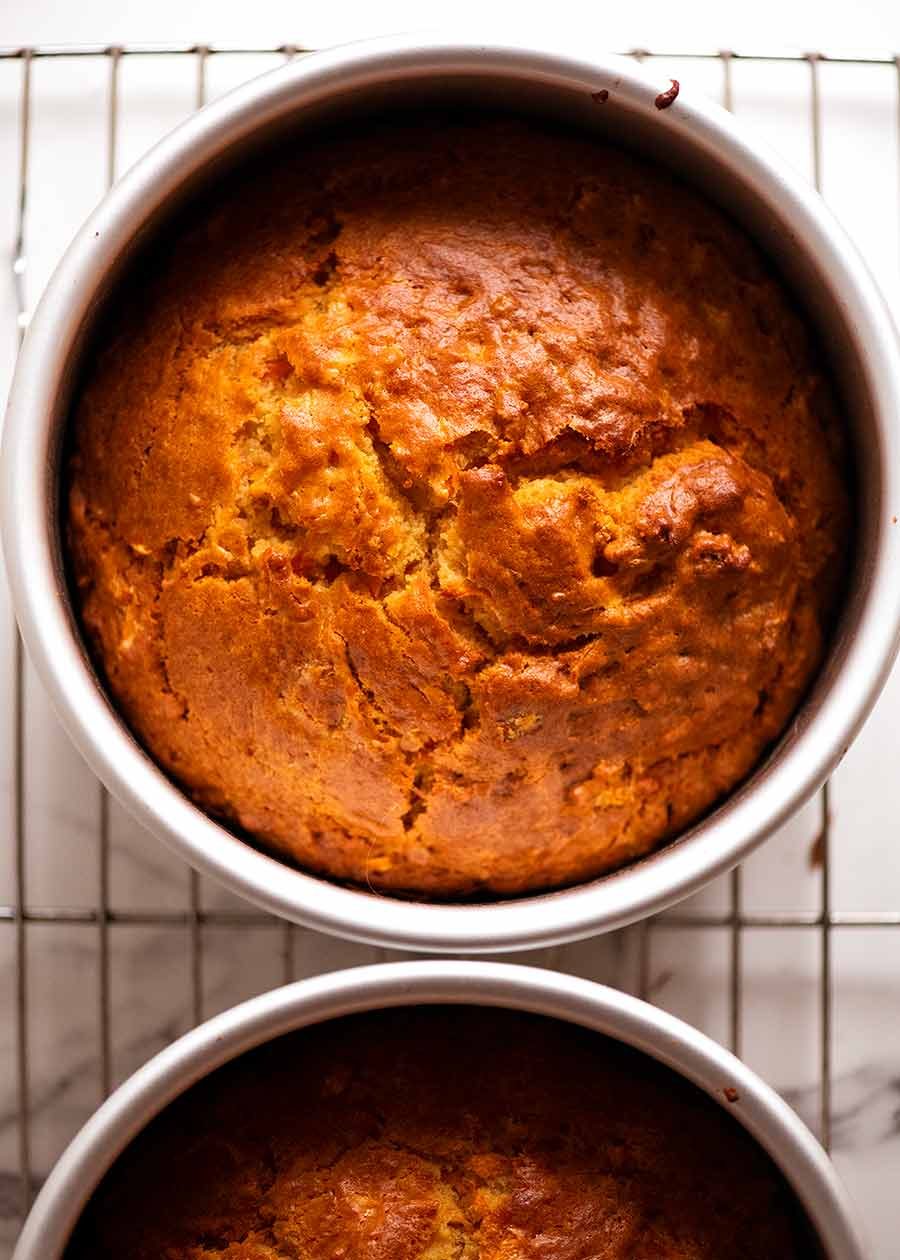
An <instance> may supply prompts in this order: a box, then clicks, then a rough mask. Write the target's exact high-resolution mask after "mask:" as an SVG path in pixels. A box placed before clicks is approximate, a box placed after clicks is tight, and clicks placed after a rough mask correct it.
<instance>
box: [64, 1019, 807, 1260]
mask: <svg viewBox="0 0 900 1260" xmlns="http://www.w3.org/2000/svg"><path fill="white" fill-rule="evenodd" d="M730 1105H731V1106H733V1107H735V1108H737V1107H740V1106H741V1100H740V1099H739V1098H738V1099H736V1101H734V1102H733V1103H732V1104H730ZM813 1254H815V1252H814V1250H812V1249H811V1248H810V1245H809V1232H808V1228H807V1226H806V1224H805V1221H804V1218H803V1216H802V1213H801V1212H800V1211H799V1208H798V1206H797V1204H796V1201H795V1200H794V1199H793V1197H792V1195H791V1193H790V1191H789V1189H788V1188H787V1186H786V1184H785V1183H784V1181H783V1180H782V1178H781V1176H780V1175H779V1173H778V1172H777V1170H776V1169H775V1168H774V1166H773V1165H772V1163H771V1162H770V1160H769V1159H768V1157H767V1156H766V1155H765V1154H764V1153H763V1152H762V1150H761V1149H760V1148H759V1147H758V1146H757V1145H756V1144H755V1143H754V1142H753V1141H752V1139H751V1138H750V1137H749V1136H748V1135H747V1133H746V1132H745V1131H744V1130H743V1129H742V1128H741V1127H740V1126H739V1125H738V1123H737V1121H736V1120H735V1119H734V1117H733V1116H731V1115H729V1114H727V1113H726V1111H725V1110H724V1109H722V1108H721V1107H718V1106H716V1105H715V1104H714V1103H713V1102H711V1101H710V1099H709V1098H707V1097H706V1095H705V1094H702V1093H701V1092H700V1091H699V1090H697V1089H696V1088H694V1087H693V1086H691V1085H689V1084H687V1083H686V1082H685V1081H684V1080H682V1079H681V1078H680V1077H677V1076H675V1075H674V1074H673V1073H672V1072H669V1071H668V1070H666V1069H664V1068H661V1067H660V1066H659V1065H657V1064H656V1063H654V1062H653V1061H652V1060H650V1059H648V1058H646V1057H645V1056H644V1055H641V1054H639V1053H637V1052H636V1051H633V1050H629V1049H627V1048H625V1047H623V1046H621V1045H620V1044H618V1043H616V1042H612V1041H607V1040H606V1039H604V1038H601V1037H599V1036H597V1035H596V1034H594V1033H589V1032H587V1031H586V1030H584V1029H580V1028H576V1027H574V1026H572V1025H566V1024H561V1023H557V1022H556V1021H552V1020H547V1019H543V1018H541V1017H538V1016H533V1015H521V1014H514V1013H511V1012H504V1011H498V1010H486V1009H481V1010H479V1009H477V1008H471V1007H458V1008H441V1009H438V1008H423V1007H420V1008H413V1009H404V1010H399V1011H391V1012H378V1013H374V1014H367V1015H361V1016H353V1017H350V1018H349V1019H344V1020H339V1021H335V1022H332V1023H328V1024H323V1025H320V1026H319V1027H318V1028H314V1029H312V1028H311V1029H305V1030H303V1031H301V1032H299V1033H294V1034H291V1035H289V1036H288V1037H286V1038H282V1039H280V1040H278V1041H276V1042H273V1043H270V1044H269V1045H268V1046H266V1047H264V1048H263V1049H261V1050H257V1051H254V1052H252V1053H250V1054H248V1055H245V1056H243V1058H241V1059H239V1060H237V1061H236V1062H235V1063H234V1064H232V1065H231V1066H228V1067H226V1068H224V1069H220V1070H219V1071H218V1072H216V1073H215V1074H214V1075H213V1076H211V1077H209V1078H207V1079H206V1080H205V1081H203V1082H202V1083H201V1084H200V1085H198V1086H195V1087H194V1089H193V1090H191V1091H190V1092H189V1093H188V1094H187V1095H185V1096H183V1097H182V1098H181V1099H179V1100H178V1101H177V1102H176V1103H174V1104H173V1105H171V1106H170V1107H169V1108H168V1109H167V1110H166V1111H165V1112H164V1113H163V1114H162V1115H161V1116H160V1117H159V1118H158V1119H157V1120H155V1121H154V1122H153V1123H152V1124H151V1125H150V1126H149V1128H148V1129H147V1130H145V1132H144V1133H143V1134H142V1135H141V1136H140V1137H138V1138H137V1139H136V1140H135V1141H134V1142H133V1143H132V1145H131V1146H130V1147H129V1148H128V1150H127V1151H126V1152H125V1154H124V1155H123V1156H122V1157H120V1159H119V1161H118V1162H117V1163H116V1164H115V1165H114V1167H113V1169H112V1171H111V1172H110V1173H109V1174H108V1175H107V1177H106V1179H105V1181H104V1182H103V1183H102V1184H101V1186H100V1188H99V1190H98V1191H97V1193H96V1194H95V1195H94V1197H93V1200H92V1201H91V1203H90V1204H89V1206H88V1208H87V1210H86V1212H85V1214H84V1217H83V1219H82V1222H81V1224H80V1226H79V1228H78V1230H77V1231H76V1234H75V1237H74V1240H73V1242H72V1243H71V1244H70V1246H69V1249H68V1251H67V1253H66V1260H163V1258H165V1260H749V1258H750V1257H753V1260H763V1258H765V1260H776V1258H777V1260H801V1257H802V1258H803V1260H809V1257H811V1256H812V1255H813Z"/></svg>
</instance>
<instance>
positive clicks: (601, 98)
mask: <svg viewBox="0 0 900 1260" xmlns="http://www.w3.org/2000/svg"><path fill="white" fill-rule="evenodd" d="M591 100H592V101H596V102H597V104H598V105H605V104H606V102H607V101H608V100H609V92H608V91H607V90H606V88H601V89H600V91H599V92H591ZM895 519H896V518H895Z"/></svg>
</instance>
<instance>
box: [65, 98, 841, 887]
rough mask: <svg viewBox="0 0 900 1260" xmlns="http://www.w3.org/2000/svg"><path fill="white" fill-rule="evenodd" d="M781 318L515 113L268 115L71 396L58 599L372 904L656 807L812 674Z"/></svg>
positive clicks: (563, 144)
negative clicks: (272, 125) (66, 521)
mask: <svg viewBox="0 0 900 1260" xmlns="http://www.w3.org/2000/svg"><path fill="white" fill-rule="evenodd" d="M840 459H841V456H840V433H839V429H838V426H837V423H836V421H835V418H834V414H833V408H832V404H831V400H830V396H829V393H828V389H827V387H826V385H825V383H824V381H823V377H822V374H821V372H820V370H819V368H818V366H817V363H816V359H815V355H814V353H813V351H812V349H811V347H810V344H809V341H808V338H807V336H806V333H805V331H804V328H803V325H802V322H801V321H800V319H799V318H798V316H797V315H796V314H795V312H794V311H793V309H792V306H791V304H790V302H789V300H788V298H787V297H786V295H785V294H784V292H783V290H782V289H781V287H780V286H779V284H778V283H777V282H776V281H775V280H774V279H773V277H772V276H771V275H770V273H769V272H768V270H767V269H766V267H765V266H764V265H763V263H762V262H761V260H760V259H759V257H758V256H757V254H756V253H755V251H754V249H753V248H752V247H751V246H750V245H749V243H748V242H747V241H746V239H745V238H744V237H743V236H742V234H741V233H740V232H739V231H738V229H737V228H736V227H734V225H732V224H731V223H729V222H728V221H727V220H726V219H725V218H724V217H723V216H722V215H721V214H720V213H719V212H718V211H716V210H715V209H713V208H712V207H711V206H710V205H708V204H707V203H705V202H704V201H703V200H701V199H700V198H699V197H698V196H697V195H696V194H694V193H692V192H690V191H689V190H687V189H686V188H684V187H682V186H681V185H679V184H678V183H677V182H676V181H674V180H673V179H671V178H670V177H668V176H667V175H665V174H663V173H661V172H660V171H658V170H655V169H653V168H651V167H649V166H648V165H646V164H644V163H642V162H640V161H638V160H636V159H632V158H629V157H627V156H625V155H624V154H622V153H620V152H618V151H616V150H615V149H612V148H610V147H608V146H606V145H602V144H598V143H596V142H593V141H591V140H589V139H586V138H579V137H577V136H574V135H569V134H565V133H561V132H554V131H552V130H547V129H544V128H541V127H539V126H537V125H536V124H526V123H524V122H515V121H509V120H506V121H504V120H496V119H489V118H486V119H481V120H477V121H473V120H468V121H461V122H449V121H446V120H443V121H442V120H440V119H433V118H432V119H425V120H423V121H421V122H419V123H413V124H410V123H399V122H394V123H390V124H383V125H382V126H380V127H376V128H374V129H369V130H363V131H358V130H357V131H355V132H353V133H352V134H348V133H341V134H338V135H334V136H331V137H329V138H326V139H324V140H323V139H320V140H317V141H316V142H309V141H302V140H299V141H297V151H296V153H294V152H292V151H290V148H289V147H288V148H283V149H282V150H279V151H278V152H276V153H273V154H272V155H270V157H269V158H268V160H267V161H266V162H265V163H264V164H262V165H258V166H256V167H255V168H253V170H252V171H251V172H249V173H248V172H244V174H243V175H242V176H240V177H238V178H237V179H236V183H235V184H234V185H233V186H232V187H231V189H230V191H227V192H222V191H221V190H220V191H219V193H218V194H217V198H216V200H215V201H213V202H210V203H209V204H207V205H205V206H203V207H200V208H199V209H195V211H194V212H193V214H192V215H189V216H188V219H187V221H186V222H185V223H183V224H182V225H181V226H180V227H175V228H173V229H172V230H171V231H170V233H169V236H168V237H167V239H166V241H165V242H164V243H163V245H162V246H161V247H160V249H159V250H158V251H157V253H156V255H155V256H154V259H153V262H152V265H151V266H150V267H148V268H147V269H146V271H145V273H144V276H143V278H142V280H141V282H140V284H138V283H137V282H135V281H132V283H131V285H130V287H127V286H126V288H125V291H124V294H123V298H122V301H121V303H120V305H119V308H118V309H117V312H116V315H115V317H114V319H113V322H112V323H111V325H110V332H109V340H108V344H101V345H100V346H99V347H98V350H97V353H96V354H95V356H94V359H93V362H92V364H91V366H90V369H89V371H88V375H87V382H86V387H85V389H84V392H83V395H82V397H81V401H80V404H79V406H78V409H77V414H76V419H75V426H74V442H73V461H72V483H71V494H70V532H71V547H72V556H73V567H74V572H75V577H76V582H77V585H78V602H79V604H80V607H81V612H82V615H83V619H84V622H85V624H86V626H87V628H88V630H89V632H90V634H91V636H92V638H93V641H94V644H95V646H96V649H97V655H98V659H99V660H100V662H101V664H102V667H103V669H104V671H105V674H106V677H107V679H108V682H109V685H110V688H111V690H112V692H113V694H114V696H115V698H116V700H117V702H118V703H119V704H120V705H121V706H122V708H123V710H124V712H125V714H126V716H127V717H128V719H129V721H130V722H131V723H132V725H133V726H134V728H135V729H136V731H137V732H138V734H139V735H140V737H141V738H142V739H143V740H144V742H145V743H146V744H147V745H148V747H149V748H150V750H151V751H152V752H153V754H154V755H155V756H156V757H157V758H158V759H159V760H160V762H161V763H162V764H163V766H164V767H165V768H166V769H167V770H169V771H170V772H171V773H172V774H174V775H175V776H176V777H178V779H179V780H180V781H181V782H182V783H184V784H185V785H186V786H187V787H188V789H189V790H191V791H192V792H193V794H194V795H195V797H196V798H197V799H198V800H199V801H200V802H201V803H204V804H206V805H207V806H209V807H211V808H213V809H214V810H216V811H218V812H220V813H222V814H224V815H225V816H226V817H227V818H229V819H231V820H233V821H234V822H236V823H237V824H238V825H240V826H241V827H243V828H245V829H246V830H247V831H249V832H251V833H253V834H255V835H256V836H258V837H259V838H260V839H261V840H262V841H263V842H265V843H268V844H270V845H273V846H275V847H277V848H278V849H279V850H280V851H281V852H283V853H286V854H288V855H290V856H292V857H294V858H296V859H297V860H298V861H300V862H301V863H303V864H304V865H306V866H308V867H311V868H313V869H315V870H318V871H323V872H326V873H329V874H332V875H334V876H337V877H339V878H346V879H352V880H355V881H357V882H359V883H364V882H365V883H368V884H370V885H371V886H372V887H375V888H380V889H385V890H406V891H413V892H424V893H428V894H435V895H449V894H454V893H468V892H479V891H487V892H517V891H522V890H526V889H531V888H539V887H547V886H552V885H556V884H562V883H565V882H568V881H572V880H576V879H582V878H586V877H588V876H591V875H593V874H596V873H598V872H600V871H602V870H606V869H609V868H610V867H613V866H616V865H620V864H621V863H622V862H623V861H626V860H627V859H629V858H631V857H634V856H636V855H639V854H641V853H644V852H646V851H647V850H648V849H650V848H652V847H654V846H655V845H656V844H658V843H659V842H660V841H661V840H662V839H664V838H665V837H666V836H670V835H672V834H674V833H676V832H677V831H679V830H681V829H682V828H683V827H684V826H685V825H686V824H687V823H689V822H690V821H692V820H693V819H694V818H696V817H697V816H698V814H700V813H701V812H702V811H703V810H705V809H707V808H708V807H709V806H710V805H711V804H713V803H714V802H715V801H716V800H717V799H718V798H719V797H720V796H721V795H722V794H723V792H725V791H727V790H728V789H729V788H731V787H732V786H733V785H734V784H735V783H736V782H738V781H739V780H740V779H741V778H742V777H743V776H744V775H745V774H746V773H747V772H748V771H749V770H750V769H751V767H752V766H753V765H754V763H755V762H756V760H757V759H758V758H759V756H760V754H761V753H762V752H763V750H764V749H765V748H766V747H767V746H768V744H769V743H770V742H771V741H772V740H773V739H774V738H775V737H776V736H777V735H778V734H779V733H780V731H781V730H782V728H783V726H784V724H785V722H786V720H787V718H788V717H789V715H790V714H791V712H792V711H793V709H794V707H795V706H796V704H797V702H798V700H799V698H800V696H801V695H802V693H803V690H804V688H805V686H806V684H807V683H808V681H809V678H810V677H811V675H812V673H813V671H814V670H815V668H816V666H817V664H818V662H819V660H820V657H821V648H822V636H823V629H824V628H825V625H826V623H827V618H828V615H829V611H830V608H831V605H832V602H833V595H834V590H835V588H836V583H837V580H838V578H839V575H840V572H841V568H842V561H843V556H844V553H845V549H846V531H847V523H846V522H847V511H846V495H845V492H844V489H843V486H842V472H841V468H840Z"/></svg>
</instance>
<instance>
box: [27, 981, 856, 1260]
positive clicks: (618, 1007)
mask: <svg viewBox="0 0 900 1260" xmlns="http://www.w3.org/2000/svg"><path fill="white" fill-rule="evenodd" d="M426 1003H432V1004H434V1003H441V1004H454V1003H455V1004H464V1005H478V1006H495V1007H505V1008H509V1009H514V1010H521V1011H531V1012H533V1013H535V1014H539V1015H549V1016H552V1017H554V1018H556V1019H561V1020H566V1021H568V1022H570V1023H575V1024H580V1025H582V1026H584V1027H586V1028H590V1029H594V1030H595V1031H597V1032H600V1033H604V1034H606V1035H607V1036H609V1037H612V1038H615V1039H616V1040H617V1041H620V1042H623V1043H625V1044H626V1045H629V1046H634V1047H636V1048H637V1049H638V1050H642V1051H644V1052H645V1053H646V1054H648V1055H650V1056H651V1057H652V1058H654V1059H657V1060H658V1061H659V1062H661V1063H664V1064H666V1066H667V1067H669V1068H672V1069H673V1070H674V1071H675V1072H677V1073H678V1074H679V1075H681V1076H683V1077H684V1078H686V1079H687V1080H689V1081H691V1082H692V1083H693V1084H695V1085H697V1086H699V1087H700V1088H701V1089H703V1090H704V1091H705V1092H706V1093H707V1094H709V1096H710V1097H711V1098H712V1099H714V1100H715V1102H717V1103H718V1104H719V1105H720V1106H722V1107H724V1108H726V1109H727V1110H728V1112H729V1114H730V1115H732V1116H733V1117H734V1118H735V1119H736V1120H737V1121H738V1122H739V1123H740V1124H742V1125H743V1127H744V1128H745V1129H746V1130H747V1132H748V1133H749V1134H750V1135H751V1136H752V1137H753V1138H754V1139H755V1140H756V1141H757V1142H758V1143H759V1144H760V1146H762V1147H763V1149H764V1150H765V1151H766V1152H767V1153H768V1154H769V1156H770V1157H771V1158H772V1160H773V1161H774V1163H775V1164H776V1165H777V1167H778V1168H779V1169H780V1170H781V1172H782V1174H783V1175H784V1178H785V1180H786V1181H787V1184H788V1186H789V1187H790V1188H791V1190H792V1191H793V1192H794V1194H795V1195H796V1196H797V1199H798V1201H799V1203H800V1205H801V1207H802V1208H803V1211H804V1213H805V1215H806V1217H807V1219H808V1221H809V1224H810V1228H811V1232H812V1234H813V1236H814V1237H815V1238H816V1240H817V1242H818V1244H819V1248H820V1252H821V1255H822V1257H823V1260H864V1257H865V1255H866V1251H865V1248H864V1246H863V1242H862V1239H861V1235H860V1233H859V1231H858V1227H857V1224H856V1222H855V1220H854V1215H853V1209H852V1207H851V1205H850V1203H849V1201H848V1199H847V1197H846V1194H845V1192H844V1190H843V1187H842V1186H841V1183H840V1181H839V1180H838V1177H837V1174H836V1173H835V1171H834V1167H833V1165H832V1164H831V1161H830V1160H829V1159H828V1156H827V1155H826V1154H825V1152H824V1151H823V1150H822V1148H821V1146H820V1145H819V1144H818V1142H817V1141H816V1140H815V1138H814V1137H813V1136H812V1134H811V1133H810V1132H809V1130H808V1129H807V1128H806V1127H805V1125H804V1124H803V1123H802V1122H801V1121H800V1119H799V1118H798V1117H797V1116H796V1114H795V1113H794V1112H793V1111H792V1110H791V1109H790V1107H788V1105H787V1104H786V1103H785V1102H784V1101H783V1100H782V1099H781V1098H779V1097H778V1095H777V1094H776V1093H775V1092H774V1091H773V1090H772V1089H770V1088H769V1087H768V1086H767V1085H765V1084H764V1083H763V1082H762V1081H761V1080H760V1079H759V1077H757V1076H756V1075H755V1074H754V1073H753V1072H751V1071H750V1069H749V1068H747V1067H745V1066H744V1064H742V1063H741V1062H740V1061H739V1060H738V1059H736V1058H734V1056H733V1055H731V1054H729V1052H728V1051H727V1050H723V1049H722V1047H721V1046H719V1045H717V1044H716V1043H715V1042H714V1041H711V1040H710V1039H709V1038H708V1037H705V1036H704V1035H703V1034H702V1033H699V1032H697V1030H696V1029H694V1028H691V1027H690V1026H689V1025H687V1024H684V1023H682V1022H681V1020H678V1019H675V1018H674V1017H673V1016H671V1015H667V1014H666V1013H665V1012H663V1011H660V1010H657V1008H656V1007H653V1006H650V1005H649V1004H648V1003H646V1002H641V1001H639V1000H638V999H637V998H633V997H630V996H628V995H627V994H624V993H620V992H618V990H616V989H608V988H606V987H605V986H603V985H599V984H594V983H592V982H591V981H588V980H581V979H576V978H575V977H573V976H563V975H559V974H557V973H556V972H552V971H542V970H538V969H537V968H532V967H517V966H509V965H508V964H502V963H495V962H476V963H465V962H411V963H387V964H383V965H380V966H376V967H358V968H354V969H352V970H348V971H338V972H335V973H332V974H331V975H327V976H318V977H316V978H315V979H312V980H301V981H299V982H298V983H296V984H292V985H289V986H287V987H285V988H282V989H275V990H273V991H272V992H271V993H264V994H263V995H262V996H261V997H256V998H253V999H252V1000H251V1001H249V1002H244V1003H243V1004H242V1005H240V1006H237V1007H234V1008H232V1009H231V1010H229V1011H226V1012H225V1013H224V1014H223V1015H219V1016H217V1017H216V1018H215V1019H211V1020H209V1021H208V1023H205V1024H202V1025H201V1026H200V1027H199V1028H196V1029H194V1031H193V1032H190V1033H188V1034H187V1035H186V1036H184V1037H182V1038H181V1039H180V1040H178V1041H176V1042H174V1044H172V1045H171V1046H169V1047H168V1048H167V1049H166V1050H163V1051H162V1052H161V1053H160V1054H158V1055H156V1057H155V1058H153V1059H151V1060H150V1062H149V1063H147V1064H146V1065H145V1066H144V1067H142V1068H141V1069H140V1070H139V1071H138V1072H136V1073H135V1074H134V1076H132V1077H131V1078H130V1079H129V1080H127V1081H126V1082H125V1084H124V1085H122V1086H121V1087H120V1088H119V1089H118V1090H116V1092H115V1093H114V1094H113V1095H112V1097H110V1098H109V1099H108V1100H107V1101H106V1102H105V1103H104V1104H103V1106H102V1107H101V1108H100V1110H99V1111H98V1112H96V1113H95V1114H94V1116H92V1118H91V1119H90V1120H89V1121H88V1123H87V1124H86V1125H85V1126H84V1128H83V1129H82V1130H81V1132H80V1133H79V1134H78V1135H77V1137H76V1138H75V1139H74V1140H73V1142H72V1143H71V1145H70V1146H69V1147H68V1149H67V1150H66V1151H65V1153H64V1154H63V1156H62V1158H61V1159H60V1160H59V1162H58V1164H57V1165H56V1167H55V1168H54V1170H53V1172H52V1173H51V1174H50V1176H49V1178H48V1179H47V1181H46V1183H45V1184H44V1187H43V1189H42V1190H41V1192H40V1194H39V1195H38V1198H37V1200H36V1202H35V1205H34V1207H33V1208H32V1211H31V1215H30V1216H29V1218H28V1220H27V1222H26V1224H25V1228H24V1230H23V1231H22V1234H21V1236H20V1239H19V1243H18V1246H17V1247H16V1250H15V1253H14V1255H13V1260H61V1258H62V1256H63V1254H64V1251H65V1247H66V1243H67V1241H68V1239H69V1237H70V1235H71V1233H72V1230H73V1228H74V1226H75V1224H76V1222H77V1221H78V1218H79V1216H80V1213H81V1211H82V1209H83V1208H84V1206H85V1204H86V1203H87V1201H88V1199H89V1198H90V1196H91V1194H92V1193H93V1191H94V1189H95V1188H96V1187H97V1185H98V1184H99V1182H100V1180H101V1178H102V1177H103V1175H104V1173H105V1172H106V1171H107V1169H108V1168H109V1167H110V1166H111V1165H112V1164H113V1162H114V1161H115V1159H116V1158H117V1156H118V1155H119V1154H120V1152H121V1151H122V1150H123V1149H124V1148H125V1147H126V1146H127V1145H128V1143H129V1142H130V1141H131V1139H132V1138H133V1137H134V1136H135V1135H136V1134H137V1133H139V1132H140V1131H141V1129H143V1128H144V1126H145V1125H146V1124H147V1123H148V1122H149V1121H150V1120H151V1119H152V1118H153V1116H155V1115H156V1114H157V1113H158V1112H159V1111H161V1110H162V1108H163V1107H165V1106H166V1104H167V1103H169V1102H171V1101H172V1099H174V1098H176V1097H177V1096H178V1095H179V1094H181V1093H182V1092H183V1091H184V1090H185V1089H187V1088H188V1087H189V1086H191V1085H193V1084H194V1083H195V1082H196V1081H198V1080H199V1079H200V1078H201V1077H203V1076H205V1075H207V1073H209V1072H211V1071H213V1070H214V1069H215V1068H217V1067H220V1066H221V1065H222V1064H223V1063H227V1062H228V1061H229V1060H231V1059H233V1058H235V1057H236V1056H237V1055H239V1054H242V1053H243V1052H244V1051H246V1050H249V1049H251V1048H252V1047H254V1046H258V1045H260V1044H261V1043H262V1042H265V1041H269V1040H271V1039H272V1038H274V1037H278V1036H280V1035H281V1034H282V1033H286V1032H291V1031H293V1030H295V1029H298V1028H303V1027H305V1026H308V1025H311V1024H318V1023H321V1022H322V1021H324V1020H328V1019H335V1018H339V1017H340V1016H342V1015H349V1014H353V1013H356V1012H359V1011H370V1010H378V1009H383V1008H385V1007H396V1006H414V1005H421V1004H426ZM726 1089H727V1090H728V1091H729V1096H730V1097H731V1098H733V1099H735V1101H733V1102H729V1101H727V1098H726V1095H725V1093H724V1092H723V1091H724V1090H726Z"/></svg>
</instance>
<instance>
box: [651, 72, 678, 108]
mask: <svg viewBox="0 0 900 1260" xmlns="http://www.w3.org/2000/svg"><path fill="white" fill-rule="evenodd" d="M670 82H671V84H672V86H671V87H670V88H666V90H665V92H660V94H659V96H657V98H656V100H655V101H654V102H653V104H654V105H655V106H656V108H657V109H668V108H669V106H670V105H671V104H672V103H673V102H674V101H675V99H676V97H677V96H678V93H679V92H680V91H681V84H680V83H679V82H678V80H677V79H671V80H670Z"/></svg>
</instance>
